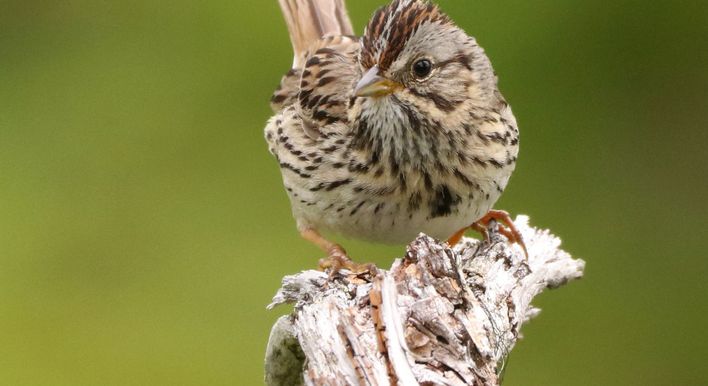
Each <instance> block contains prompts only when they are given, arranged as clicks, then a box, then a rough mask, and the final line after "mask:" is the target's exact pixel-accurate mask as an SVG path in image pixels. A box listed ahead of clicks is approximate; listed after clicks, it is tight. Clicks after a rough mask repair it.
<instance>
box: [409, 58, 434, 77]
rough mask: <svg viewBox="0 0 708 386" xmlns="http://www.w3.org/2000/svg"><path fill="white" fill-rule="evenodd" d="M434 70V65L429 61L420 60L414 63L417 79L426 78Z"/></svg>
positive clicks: (414, 72)
mask: <svg viewBox="0 0 708 386" xmlns="http://www.w3.org/2000/svg"><path fill="white" fill-rule="evenodd" d="M432 70H433V64H432V63H430V60H428V59H419V60H416V62H415V63H413V74H414V75H415V76H416V77H417V78H425V77H426V76H428V75H430V71H432Z"/></svg>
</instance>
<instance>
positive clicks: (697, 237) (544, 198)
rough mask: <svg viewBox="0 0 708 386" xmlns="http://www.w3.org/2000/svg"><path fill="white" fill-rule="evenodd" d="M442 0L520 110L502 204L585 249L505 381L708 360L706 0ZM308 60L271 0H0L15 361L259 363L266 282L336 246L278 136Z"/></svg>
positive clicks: (33, 370)
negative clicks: (282, 158) (294, 216)
mask: <svg viewBox="0 0 708 386" xmlns="http://www.w3.org/2000/svg"><path fill="white" fill-rule="evenodd" d="M349 3H350V4H349V6H350V8H351V16H352V18H353V20H354V22H355V24H356V26H357V28H358V31H361V30H362V29H363V25H364V23H365V21H366V20H367V18H368V16H369V15H370V14H371V12H373V10H374V9H375V7H377V6H379V5H381V4H382V3H383V0H355V1H349ZM440 3H441V5H442V6H443V8H444V9H445V10H446V11H448V13H449V14H451V16H452V17H453V18H454V19H455V20H456V21H458V22H459V24H460V25H462V26H463V27H464V28H465V29H466V30H467V31H468V32H469V33H471V34H473V35H475V36H476V37H477V38H478V40H479V42H480V43H481V44H482V45H483V46H484V47H485V48H486V49H487V51H488V53H489V55H490V56H491V58H492V61H493V63H494V64H495V68H496V70H497V72H498V74H499V76H500V79H501V87H502V90H503V92H504V93H505V95H506V96H507V98H508V100H509V101H510V103H511V104H512V106H513V107H514V111H515V112H516V115H517V117H518V121H519V124H520V127H521V133H522V140H521V146H522V147H521V155H520V159H519V163H518V168H517V171H516V173H515V175H514V177H513V178H512V181H511V184H510V187H509V189H508V191H507V192H506V194H505V195H504V196H503V198H502V199H501V201H500V202H499V204H498V207H500V208H504V209H507V210H510V211H511V212H513V213H527V214H529V215H531V218H532V221H533V222H534V223H535V224H536V225H539V226H543V227H549V228H551V229H552V230H553V231H554V232H556V233H557V234H558V235H560V236H561V237H562V238H563V240H564V246H565V247H566V248H567V250H569V251H570V252H572V253H573V254H575V255H576V256H578V257H582V258H585V259H586V260H587V263H588V266H587V274H586V278H585V279H583V280H582V281H580V282H576V283H573V284H572V285H570V286H569V287H567V288H564V289H563V290H560V291H555V292H551V293H548V294H545V295H543V296H542V297H541V298H540V299H539V300H538V302H537V305H539V306H541V307H543V309H544V311H543V313H542V314H541V316H540V317H539V318H538V319H537V320H535V321H534V322H533V323H532V324H530V325H529V326H528V327H527V328H525V330H524V333H525V336H526V338H525V339H524V340H523V341H521V342H520V344H519V345H518V347H517V349H516V350H515V351H514V353H513V354H512V357H511V358H510V362H509V366H508V371H507V376H506V383H507V384H508V385H591V384H604V385H669V384H673V385H698V384H707V383H708V376H706V372H705V363H704V362H705V356H706V355H708V333H706V328H705V326H706V325H707V324H708V301H707V300H706V295H708V284H706V283H707V280H706V277H707V276H708V259H707V258H706V250H708V243H707V242H706V229H707V225H708V224H707V221H706V220H707V218H708V210H707V207H706V203H705V199H706V195H707V194H708V183H707V182H706V181H707V177H708V173H707V171H708V168H707V166H706V159H705V154H706V144H707V143H708V141H706V140H707V139H708V138H707V137H708V136H707V134H706V133H707V132H708V105H706V100H708V44H707V43H708V5H706V3H705V2H701V1H697V0H696V1H681V2H675V1H669V0H660V1H638V0H618V1H614V2H607V1H567V0H539V1H522V0H504V1H482V0H476V1H473V0H468V1H460V0H447V1H440ZM290 63H291V53H290V46H289V42H288V39H287V35H286V31H285V27H284V24H283V23H282V19H281V16H280V13H279V9H278V8H277V4H276V1H275V0H258V1H256V0H253V1H251V0H236V1H233V0H232V1H223V0H215V1H209V2H193V1H186V0H175V1H171V2H162V1H156V0H141V1H136V0H125V1H88V0H66V1H51V0H48V1H39V0H29V1H19V0H10V1H8V0H4V1H0V384H2V385H72V386H75V385H258V384H261V383H262V380H261V379H262V357H263V352H264V348H265V343H266V339H267V336H268V332H269V328H270V325H271V323H272V322H273V321H274V320H275V319H276V318H277V317H278V316H279V315H280V314H282V313H284V312H287V309H280V310H276V311H270V312H268V311H266V310H265V305H266V304H267V303H268V301H269V299H270V297H271V296H272V295H273V293H274V291H275V290H276V288H277V287H278V284H279V279H280V278H281V277H282V276H283V275H285V274H287V273H292V272H295V271H298V270H301V269H304V268H311V267H313V266H314V265H315V264H316V261H317V259H318V258H319V257H320V253H319V252H318V251H317V250H316V249H315V248H314V247H312V246H310V245H308V244H307V243H305V242H303V241H301V240H300V239H299V237H298V235H297V233H296V232H295V228H294V224H293V221H292V220H291V217H290V213H289V207H288V203H287V200H286V197H285V194H284V193H283V192H282V188H281V183H280V176H279V172H278V170H277V167H276V165H275V163H274V161H273V160H272V159H271V158H270V156H269V154H268V153H267V150H266V146H265V144H264V141H263V139H262V128H263V125H264V122H265V120H266V119H267V118H268V117H269V115H270V111H269V107H268V102H267V101H268V97H269V94H270V93H271V91H272V90H273V88H274V86H275V85H276V84H277V82H278V80H279V78H280V76H281V74H282V73H284V72H285V71H286V70H287V69H288V66H289V64H290ZM345 245H346V246H347V247H348V249H349V250H350V251H351V252H352V254H353V255H354V256H355V257H356V258H358V259H360V260H363V259H367V260H372V261H375V262H376V263H378V264H381V265H384V266H388V265H389V264H390V262H391V257H393V256H399V255H401V254H402V251H403V249H402V247H401V246H387V247H382V246H376V245H369V244H366V243H363V242H358V241H348V240H345Z"/></svg>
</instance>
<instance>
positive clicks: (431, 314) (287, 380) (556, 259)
mask: <svg viewBox="0 0 708 386" xmlns="http://www.w3.org/2000/svg"><path fill="white" fill-rule="evenodd" d="M515 224H516V226H517V228H518V229H519V230H520V231H521V233H522V235H523V237H524V240H525V242H526V246H527V248H528V253H529V256H528V260H527V259H526V257H525V256H524V253H523V251H522V250H521V249H520V248H519V247H518V246H512V245H510V244H508V243H507V242H506V239H503V238H502V237H501V236H498V235H496V234H494V235H493V237H492V243H482V242H479V241H477V240H475V239H469V238H465V239H464V240H463V241H462V242H461V243H459V244H458V245H457V246H455V247H454V248H452V249H450V248H449V247H448V246H447V244H445V243H439V242H437V241H435V240H433V239H431V238H429V237H427V236H425V235H421V236H419V237H418V238H417V239H416V240H415V241H413V242H412V243H411V244H410V245H409V246H408V249H407V253H406V255H405V256H404V257H403V258H401V259H397V260H395V261H394V263H393V266H392V267H391V269H390V270H388V271H384V270H379V272H378V273H377V274H376V275H375V276H374V277H372V276H371V275H367V274H363V275H358V276H357V275H351V274H348V275H347V274H344V273H343V275H340V276H338V277H337V278H335V279H328V277H327V275H326V274H325V273H323V272H319V271H305V272H301V273H299V274H296V275H292V276H286V277H285V278H284V279H283V285H282V288H281V289H280V290H279V291H278V293H277V294H276V295H275V297H274V298H273V303H271V304H270V305H269V308H272V307H274V306H276V305H278V304H283V303H294V304H295V308H294V311H293V313H292V314H290V315H288V316H283V317H281V318H280V319H279V320H278V322H277V323H276V324H275V326H274V327H273V330H272V332H271V337H270V341H269V342H268V348H267V353H266V383H267V384H268V385H271V386H274V385H301V384H304V385H406V386H408V385H498V384H499V378H498V371H499V370H500V368H501V367H502V366H503V363H504V360H505V358H506V356H507V354H508V353H509V352H510V351H511V349H512V348H513V347H514V344H515V343H516V341H517V339H519V337H520V329H521V326H522V325H523V324H524V323H525V322H527V321H528V320H529V319H531V318H532V317H534V316H536V315H538V313H539V312H540V310H539V309H537V308H534V307H533V306H532V305H531V300H532V299H533V298H534V296H536V295H537V294H539V293H540V292H541V291H543V290H544V289H545V288H555V287H558V286H560V285H563V284H565V283H566V282H567V281H569V280H571V279H577V278H579V277H581V276H582V273H583V268H584V266H585V263H584V262H583V261H582V260H575V259H572V258H571V257H570V255H569V254H568V253H566V252H565V251H563V250H561V249H559V247H560V240H559V239H558V238H557V237H555V236H553V235H551V234H550V233H549V232H548V231H546V230H538V229H534V228H531V227H529V226H528V218H527V217H525V216H519V217H518V218H517V219H516V221H515Z"/></svg>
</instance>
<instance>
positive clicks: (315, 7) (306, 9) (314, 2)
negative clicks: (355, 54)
mask: <svg viewBox="0 0 708 386" xmlns="http://www.w3.org/2000/svg"><path fill="white" fill-rule="evenodd" d="M278 2H279V3H280V8H281V9H282V10H283V16H284V17H285V23H286V24H287V25H288V32H289V33H290V41H291V42H292V44H293V51H294V54H295V59H294V60H293V68H302V66H303V65H304V63H303V61H304V54H305V52H306V51H307V49H308V48H309V47H310V46H311V45H312V44H313V43H314V42H316V41H317V40H319V39H321V38H322V37H324V36H327V35H333V36H336V35H353V34H354V30H353V29H352V22H351V21H350V20H349V15H347V7H346V5H345V4H344V0H278Z"/></svg>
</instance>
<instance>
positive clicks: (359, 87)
mask: <svg viewBox="0 0 708 386" xmlns="http://www.w3.org/2000/svg"><path fill="white" fill-rule="evenodd" d="M400 87H401V85H400V84H399V83H397V82H394V81H392V80H388V79H386V78H384V77H381V76H379V67H378V66H374V67H371V68H370V69H369V71H367V72H366V73H365V74H364V76H362V77H361V80H360V81H359V83H357V84H356V87H354V95H355V96H358V97H382V96H386V95H390V94H392V93H393V92H394V91H396V89H398V88H400Z"/></svg>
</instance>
